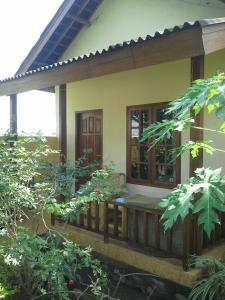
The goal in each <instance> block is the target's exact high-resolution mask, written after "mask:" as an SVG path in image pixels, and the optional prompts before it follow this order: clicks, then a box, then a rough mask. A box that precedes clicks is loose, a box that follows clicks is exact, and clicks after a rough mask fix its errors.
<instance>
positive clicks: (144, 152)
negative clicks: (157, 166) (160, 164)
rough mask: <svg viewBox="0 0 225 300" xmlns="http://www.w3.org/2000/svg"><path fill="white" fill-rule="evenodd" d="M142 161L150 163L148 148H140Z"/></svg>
mask: <svg viewBox="0 0 225 300" xmlns="http://www.w3.org/2000/svg"><path fill="white" fill-rule="evenodd" d="M140 161H142V162H147V161H148V147H147V146H141V147H140Z"/></svg>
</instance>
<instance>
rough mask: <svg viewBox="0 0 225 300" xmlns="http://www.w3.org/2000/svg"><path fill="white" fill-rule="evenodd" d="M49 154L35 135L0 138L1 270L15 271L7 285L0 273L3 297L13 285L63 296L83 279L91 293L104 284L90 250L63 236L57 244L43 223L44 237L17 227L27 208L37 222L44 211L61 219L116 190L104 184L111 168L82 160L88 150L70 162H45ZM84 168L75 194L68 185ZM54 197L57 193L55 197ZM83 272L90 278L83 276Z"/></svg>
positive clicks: (50, 296) (52, 296) (32, 294)
mask: <svg viewBox="0 0 225 300" xmlns="http://www.w3.org/2000/svg"><path fill="white" fill-rule="evenodd" d="M50 153H55V151H52V150H51V149H50V148H49V147H48V146H47V145H46V141H45V139H43V138H41V137H34V138H21V139H18V140H16V139H15V137H14V136H12V135H7V136H5V138H4V139H3V140H2V141H0V166H1V168H0V233H1V234H2V235H7V238H8V240H7V242H6V243H4V242H3V241H2V242H1V244H2V247H1V251H2V252H1V255H2V256H1V257H4V263H3V265H4V268H5V271H4V273H7V274H8V273H9V274H10V272H9V270H11V269H13V270H16V272H15V277H14V278H11V277H10V278H8V279H9V285H8V284H7V281H4V280H1V274H0V284H1V286H0V288H1V293H2V296H3V294H4V296H5V297H6V296H7V295H9V294H11V292H12V291H13V290H14V288H17V290H18V291H19V290H22V291H24V292H25V293H26V295H27V296H28V298H29V299H32V298H33V297H35V296H37V297H40V296H43V297H45V298H46V299H60V300H61V299H69V296H68V294H69V293H70V289H71V288H73V286H74V285H76V284H77V285H80V284H83V281H84V282H85V283H86V284H88V285H89V288H90V289H91V290H92V292H93V293H94V294H95V295H99V294H100V293H101V292H102V288H104V286H105V284H106V275H105V274H104V273H103V272H102V270H101V268H100V263H99V262H98V261H97V260H95V259H93V258H92V256H91V249H89V248H86V249H83V248H81V247H79V246H78V245H76V244H74V243H72V242H70V241H68V240H64V241H63V243H61V241H60V240H59V238H58V236H57V235H55V231H54V230H51V228H47V227H46V229H47V233H48V234H47V236H46V237H45V239H43V238H41V237H39V236H38V235H35V234H31V233H28V232H26V231H24V230H19V225H22V222H23V220H24V219H26V218H28V213H27V212H29V215H30V216H31V217H30V218H32V217H35V216H37V215H41V216H42V217H43V220H44V212H54V213H59V214H60V215H62V216H64V217H65V221H66V220H68V219H69V218H75V217H76V216H77V215H78V214H79V213H81V212H85V211H86V210H87V209H88V205H89V203H90V202H91V201H93V200H97V201H103V200H105V199H106V198H107V197H108V196H109V195H111V194H115V192H116V191H115V190H113V189H112V185H111V183H110V182H112V181H111V180H110V172H111V171H112V169H111V168H109V167H106V168H104V169H102V170H97V171H95V172H93V169H95V168H96V165H97V162H94V163H92V164H88V165H87V164H85V160H86V156H87V155H88V153H89V152H88V151H87V152H86V153H85V154H84V156H82V157H81V158H80V159H79V160H78V161H77V162H76V163H75V164H74V165H72V164H71V163H64V164H58V165H53V164H50V163H46V158H47V156H48V154H50ZM47 172H48V173H47ZM90 172H93V173H92V176H91V179H90V181H88V182H87V183H86V184H85V185H83V186H81V187H80V189H79V190H78V191H76V192H75V190H74V184H75V183H76V182H77V180H78V179H79V178H81V177H82V176H88V177H89V175H90ZM46 173H47V174H46ZM59 196H63V197H62V199H61V201H59ZM45 225H46V224H45ZM46 226H47V225H46ZM53 232H54V234H53ZM62 236H63V235H62V234H60V237H61V238H62ZM0 272H1V264H0ZM87 272H88V274H90V276H91V277H90V278H89V277H87V276H84V274H85V273H87ZM4 273H3V274H4ZM6 278H7V276H6ZM10 283H13V286H11V284H10Z"/></svg>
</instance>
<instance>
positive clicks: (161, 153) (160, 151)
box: [155, 147, 166, 164]
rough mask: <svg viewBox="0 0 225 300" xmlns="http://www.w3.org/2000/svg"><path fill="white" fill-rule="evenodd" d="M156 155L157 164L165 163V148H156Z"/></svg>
mask: <svg viewBox="0 0 225 300" xmlns="http://www.w3.org/2000/svg"><path fill="white" fill-rule="evenodd" d="M155 155H156V163H158V164H159V163H165V157H166V149H165V147H160V148H156V150H155Z"/></svg>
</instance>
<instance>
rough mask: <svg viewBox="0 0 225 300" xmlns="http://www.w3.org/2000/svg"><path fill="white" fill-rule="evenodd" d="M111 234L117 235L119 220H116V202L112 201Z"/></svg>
mask: <svg viewBox="0 0 225 300" xmlns="http://www.w3.org/2000/svg"><path fill="white" fill-rule="evenodd" d="M113 208H114V209H113V227H114V228H113V235H114V237H118V234H119V229H118V227H119V222H118V204H116V203H115V204H114V203H113Z"/></svg>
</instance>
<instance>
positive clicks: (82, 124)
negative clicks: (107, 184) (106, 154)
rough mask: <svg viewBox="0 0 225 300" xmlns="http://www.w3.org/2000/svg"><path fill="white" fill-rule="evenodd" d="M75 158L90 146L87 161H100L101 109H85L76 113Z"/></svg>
mask: <svg viewBox="0 0 225 300" xmlns="http://www.w3.org/2000/svg"><path fill="white" fill-rule="evenodd" d="M76 123H77V145H76V159H77V158H79V157H80V156H82V154H83V150H84V149H85V148H91V149H92V151H93V152H92V153H91V154H90V155H89V156H88V162H91V161H93V160H98V161H99V162H100V165H101V163H102V111H100V110H96V111H87V112H81V113H78V114H77V120H76Z"/></svg>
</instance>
